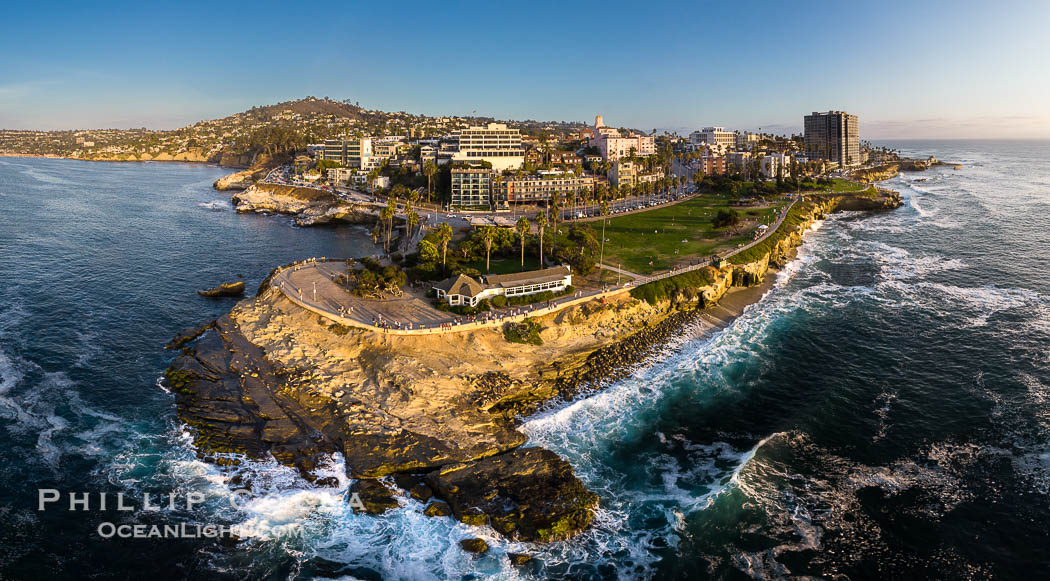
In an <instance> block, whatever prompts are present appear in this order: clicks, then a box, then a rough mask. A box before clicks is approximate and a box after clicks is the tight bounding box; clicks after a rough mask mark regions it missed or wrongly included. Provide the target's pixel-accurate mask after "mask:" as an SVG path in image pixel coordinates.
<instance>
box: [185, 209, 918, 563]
mask: <svg viewBox="0 0 1050 581" xmlns="http://www.w3.org/2000/svg"><path fill="white" fill-rule="evenodd" d="M249 190H251V188H249ZM311 192H312V190H311ZM245 194H249V198H250V199H253V200H254V201H253V202H251V203H252V204H256V203H259V204H262V203H263V202H262V200H261V199H255V198H251V196H254V195H255V194H251V193H249V191H246V192H245ZM238 195H240V194H238ZM297 195H298V194H296V193H293V192H282V193H280V194H274V193H268V194H266V196H268V198H269V199H275V198H277V197H280V198H281V200H282V201H281V203H282V204H285V203H286V204H288V205H287V206H286V208H299V207H300V206H298V205H296V204H311V203H319V204H320V203H325V202H323V201H319V200H301V199H299V198H297V197H296V196H297ZM310 195H313V194H312V193H311V194H310ZM267 203H270V202H267ZM800 204H803V206H801V207H800V208H799V211H800V212H801V216H802V219H801V220H800V221H798V222H795V223H794V225H793V226H791V227H788V225H787V224H785V225H784V226H782V228H787V230H785V231H783V232H780V231H778V233H777V235H778V238H777V240H776V243H775V244H773V245H772V246H771V248H770V249H769V251H768V252H767V253H765V254H764V255H763V256H762V257H761V258H760V259H759V260H755V261H752V262H749V263H746V264H729V265H725V266H723V267H721V268H717V269H716V268H713V267H712V268H711V271H712V272H711V273H710V276H709V277H708V280H709V281H710V282H709V283H707V284H706V285H705V286H703V287H699V288H689V289H686V290H685V291H682V292H678V293H677V294H675V295H674V296H671V297H668V298H666V299H665V300H661V301H659V302H657V303H656V304H649V303H648V302H646V301H643V300H639V299H635V298H632V297H631V296H630V295H629V294H626V293H624V294H620V295H615V296H612V297H608V298H607V299H606V300H605V301H598V300H594V301H591V302H589V303H585V304H583V305H578V306H574V307H570V308H567V309H564V310H562V311H560V312H557V313H553V314H550V315H546V316H543V317H537V318H535V319H534V321H535V322H537V323H539V324H540V325H541V326H542V328H543V329H542V331H541V332H540V336H541V337H542V339H543V341H542V344H540V345H532V344H518V343H509V342H508V341H507V340H506V339H505V338H504V336H503V333H502V331H501V330H500V329H499V328H487V329H479V330H473V331H465V332H459V333H447V334H441V335H387V334H377V333H373V332H370V331H366V330H364V329H356V328H351V329H349V330H348V329H347V328H346V327H339V326H337V325H334V324H333V323H331V322H330V321H328V320H326V319H324V318H323V317H321V316H319V315H317V314H314V313H312V312H309V311H306V310H304V309H302V308H300V307H299V306H297V305H296V304H294V303H292V302H291V301H289V300H288V299H287V298H286V297H284V296H283V295H282V294H281V293H280V292H278V291H276V290H275V289H272V288H270V287H268V286H266V285H263V286H262V287H261V288H260V292H259V294H258V295H257V296H256V297H253V298H250V299H245V300H242V301H240V302H239V303H238V304H237V305H235V306H234V307H233V309H232V310H231V311H230V312H229V313H228V314H227V315H224V316H222V317H220V318H219V319H218V320H216V321H214V322H213V323H211V324H209V325H206V326H205V327H203V328H196V329H189V330H187V331H184V332H183V333H181V334H180V335H179V336H178V337H177V338H176V339H175V340H173V341H172V343H171V344H170V346H171V347H173V348H181V349H182V350H181V352H180V353H179V355H178V356H177V357H176V358H175V361H174V362H173V363H172V365H171V367H170V368H169V369H168V371H167V372H166V373H165V378H166V383H167V384H168V386H169V387H171V389H172V391H173V392H174V393H175V395H176V405H177V408H178V413H179V416H180V418H181V419H182V420H183V421H184V422H185V423H186V425H187V426H189V428H190V429H191V431H192V432H193V434H194V441H195V444H196V447H197V449H198V453H199V455H200V456H201V457H202V458H205V459H210V460H213V461H216V462H217V463H222V462H227V461H228V460H227V459H228V458H229V456H227V455H228V454H244V455H246V456H249V457H255V458H262V457H266V456H268V455H272V456H273V457H274V458H275V459H276V460H277V461H279V462H281V463H282V464H285V465H288V466H293V467H295V468H297V469H298V470H299V471H300V473H301V474H302V475H303V477H304V478H306V479H308V480H311V481H316V480H317V478H316V476H315V474H314V469H315V467H316V466H317V463H318V462H319V461H321V459H322V457H324V456H326V455H329V454H332V453H336V452H338V453H341V454H342V455H343V456H344V458H345V461H346V466H347V470H348V473H349V475H350V476H352V477H353V478H355V479H358V480H359V482H358V483H355V486H357V487H359V489H360V491H362V492H364V493H366V494H363V495H362V497H368V500H366V502H365V503H366V509H367V510H368V511H369V512H377V513H379V512H382V511H384V510H387V509H389V508H392V507H393V506H396V502H395V501H394V500H393V496H394V495H396V494H398V493H397V492H396V491H393V490H390V489H389V488H388V487H387V485H386V484H383V483H382V482H384V481H386V479H384V481H379V480H376V479H379V478H382V477H386V476H393V477H394V482H395V484H396V486H397V487H398V488H400V489H401V490H403V491H405V492H403V493H401V494H410V495H411V496H413V497H415V498H417V499H419V500H421V501H427V500H428V499H429V502H430V504H429V505H428V506H427V507H426V511H425V512H426V514H427V515H433V516H440V515H443V514H448V513H450V512H451V513H452V515H454V516H455V518H457V519H459V520H461V521H463V522H465V523H468V524H476V525H483V524H488V525H490V526H492V528H493V529H495V530H496V531H498V532H500V533H501V534H503V535H506V536H507V537H510V538H514V539H519V540H524V541H535V542H548V541H552V540H557V539H565V538H569V537H571V536H573V535H574V534H577V533H579V532H580V531H582V530H584V529H586V528H587V527H588V526H589V524H590V522H591V520H592V519H593V512H594V509H595V507H596V506H597V502H598V499H597V497H596V496H595V495H594V494H593V493H591V492H590V491H588V490H587V489H586V488H585V486H584V485H583V483H582V482H580V481H579V479H578V478H576V476H575V475H574V474H573V472H572V467H571V466H570V465H569V464H568V463H567V462H565V461H564V460H563V459H561V458H560V457H558V455H557V454H554V453H553V452H550V451H548V450H544V449H541V448H530V447H522V445H523V444H525V442H526V437H525V435H524V434H523V433H521V432H520V431H519V430H518V429H517V423H518V422H519V421H520V418H521V417H523V416H527V415H528V414H530V413H532V412H534V411H535V410H537V409H538V408H539V407H541V406H542V405H544V404H545V403H547V402H550V401H552V400H557V399H559V398H561V399H571V398H573V397H576V396H578V394H580V393H583V392H585V391H587V390H590V389H598V388H600V386H601V384H602V383H603V382H605V381H608V380H609V379H611V378H615V377H617V374H619V373H623V372H624V370H626V369H628V368H629V367H630V366H631V365H633V364H636V363H639V362H640V361H642V360H643V359H644V358H645V357H647V356H648V354H651V353H652V352H653V351H655V350H657V349H660V348H662V347H663V346H665V345H666V344H667V341H668V340H669V339H670V338H671V337H673V336H676V335H680V334H681V329H682V327H683V325H686V324H688V323H689V322H690V321H692V320H694V318H695V317H697V316H698V314H699V313H701V312H702V309H703V308H705V307H709V306H711V305H714V304H716V303H717V302H718V301H719V300H720V299H722V298H723V297H724V296H725V295H726V293H728V292H731V290H732V289H733V287H739V286H751V285H756V284H759V283H761V282H762V280H763V279H764V277H765V275H766V273H767V271H768V270H769V269H770V268H771V267H776V266H778V265H783V264H784V263H786V262H787V261H788V260H789V257H790V256H791V252H792V251H793V249H794V247H796V246H798V245H799V244H801V243H802V234H803V233H804V232H805V230H806V229H807V228H808V227H809V226H810V224H812V222H813V221H814V220H817V219H820V218H822V217H824V216H825V215H826V214H827V213H829V212H832V211H835V210H846V209H848V210H883V209H890V208H894V207H897V206H899V205H900V199H899V197H897V196H896V194H895V193H893V192H889V191H886V190H878V191H876V192H875V193H874V194H871V193H866V194H839V195H822V196H812V197H807V200H806V201H805V202H800ZM297 211H302V209H301V208H300V209H299V210H297ZM198 336H199V338H198V339H195V337H198ZM193 341H196V342H195V343H194V342H193ZM318 484H324V482H321V481H318ZM431 496H433V498H432V499H431V498H430V497H431Z"/></svg>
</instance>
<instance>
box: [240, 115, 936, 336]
mask: <svg viewBox="0 0 1050 581" xmlns="http://www.w3.org/2000/svg"><path fill="white" fill-rule="evenodd" d="M805 127H806V132H805V135H803V136H793V137H791V138H787V137H782V136H781V137H778V136H774V135H763V134H756V133H749V132H742V131H729V130H726V129H725V128H723V127H704V128H702V129H699V130H697V131H694V132H692V133H691V134H690V135H689V136H688V137H677V136H672V135H666V134H665V135H646V134H644V133H641V132H638V131H630V130H626V129H617V128H613V127H609V126H606V125H605V123H604V120H603V118H602V116H601V115H598V116H596V118H595V120H594V122H593V125H591V126H589V127H584V128H582V129H580V130H578V131H574V132H572V133H569V134H566V135H564V136H562V137H561V138H560V139H555V138H553V137H550V136H548V135H546V134H544V135H542V136H541V137H540V138H530V137H529V136H528V135H525V134H523V133H522V131H521V130H519V129H515V128H511V127H509V126H508V125H507V124H505V123H489V124H486V125H484V126H472V125H464V126H463V127H462V128H460V129H457V130H453V131H451V132H449V133H448V134H447V135H445V136H443V137H423V138H418V139H409V138H406V137H403V136H379V137H375V136H371V137H349V136H344V137H339V138H333V139H328V140H325V141H324V142H322V143H318V144H309V145H307V146H306V147H305V149H304V151H302V152H299V153H296V154H294V155H292V156H291V157H290V163H287V164H283V165H278V166H276V167H274V168H273V169H270V170H268V171H266V172H265V173H259V172H258V171H255V170H248V176H247V179H244V178H243V177H241V178H237V176H243V175H244V173H243V172H241V173H239V174H234V176H233V177H235V178H237V179H241V180H242V181H241V182H240V183H239V184H238V183H236V182H234V183H233V184H225V186H224V187H230V186H232V187H237V186H243V187H245V189H247V190H249V191H248V192H247V193H242V194H235V195H234V201H235V203H236V204H237V205H238V209H239V210H241V211H250V210H252V209H255V210H262V211H269V210H273V209H274V208H276V207H277V206H274V205H267V204H262V205H260V204H259V203H258V201H257V200H256V201H255V202H254V203H253V201H252V200H253V199H254V198H255V197H257V196H258V195H259V194H260V193H263V192H269V193H270V194H271V196H270V197H271V198H280V197H286V196H288V195H292V194H290V192H289V191H288V188H292V189H293V190H292V191H295V190H298V191H303V190H306V191H313V192H315V197H317V198H319V199H320V200H327V201H324V202H321V203H323V204H334V205H336V206H337V208H338V210H336V211H333V210H332V209H331V208H329V209H328V210H327V212H328V215H337V214H339V213H343V215H353V213H347V212H345V209H346V208H347V207H348V206H346V205H351V206H349V207H353V208H356V210H357V211H358V212H359V213H358V214H357V215H353V220H354V221H359V220H360V219H361V217H362V216H361V214H364V215H365V221H366V222H367V221H368V217H371V219H372V221H373V222H374V226H373V228H372V238H373V242H375V243H376V245H377V247H378V248H381V252H379V253H377V254H375V255H373V256H372V257H371V258H369V259H368V261H359V260H358V261H355V260H353V259H346V260H343V261H341V262H342V263H343V265H342V266H336V263H335V261H332V260H330V259H324V260H314V261H313V262H311V263H308V264H300V265H295V266H294V267H292V268H291V269H283V270H282V272H281V273H280V274H279V275H277V276H274V277H272V281H273V283H274V284H277V285H278V288H280V289H281V290H282V291H283V292H285V293H286V294H287V295H288V296H289V298H290V299H291V300H294V301H296V302H298V303H299V304H300V305H301V306H304V307H305V308H309V309H313V310H315V311H316V312H318V313H320V314H323V315H324V316H327V317H329V318H331V319H332V320H335V321H337V322H338V323H339V324H346V325H350V326H363V327H364V328H368V329H371V330H380V331H383V332H387V333H433V332H444V331H457V330H466V329H474V328H478V326H485V325H488V326H499V325H502V324H504V323H506V322H508V321H511V320H513V321H517V322H521V321H524V320H525V319H527V318H528V316H529V315H530V314H531V315H536V314H540V313H550V312H556V311H557V310H559V309H561V308H564V307H565V306H569V305H573V304H579V303H580V302H581V301H585V300H588V299H599V300H605V299H606V298H608V297H611V296H613V295H616V294H620V293H624V292H630V291H631V290H632V289H633V288H635V287H637V286H640V285H646V284H649V283H651V282H653V281H655V280H660V279H662V278H666V277H668V276H671V275H674V274H679V273H683V272H691V271H694V270H699V269H701V268H703V267H705V266H712V267H714V268H718V267H719V266H724V265H725V264H727V263H728V262H729V261H731V260H733V259H734V257H736V256H747V251H748V250H750V249H751V248H753V247H755V246H757V245H760V244H763V243H764V242H767V241H769V240H776V239H777V237H778V234H777V232H778V229H779V226H780V224H781V223H782V222H783V220H784V219H785V218H786V217H787V216H788V212H789V211H790V210H791V209H792V207H793V206H794V205H795V203H796V202H797V201H799V200H802V199H804V197H805V195H807V194H808V195H810V196H814V195H822V194H826V193H830V192H843V191H858V192H860V191H867V192H875V187H874V186H870V185H868V184H866V183H863V182H861V181H858V180H851V179H847V178H849V177H850V175H851V172H853V171H857V170H860V169H861V168H872V167H880V166H881V165H882V164H884V163H886V162H888V161H898V160H897V157H896V154H895V153H893V152H889V151H885V150H879V149H872V148H870V147H867V146H863V147H862V145H861V143H860V140H859V135H858V126H857V118H856V116H854V115H850V114H848V113H844V112H841V111H830V112H827V113H813V114H811V115H807V116H805ZM930 162H931V160H927V161H926V162H924V163H930ZM253 171H254V172H255V173H252V172H253ZM253 177H258V179H257V180H256V181H252V178H253ZM274 188H278V189H277V190H275V189H274ZM263 197H264V198H265V197H266V196H265V195H264V196H263ZM277 211H280V210H277ZM316 222H317V221H316V219H315V220H313V221H312V222H311V223H316ZM300 223H301V224H303V222H300ZM323 223H330V222H328V221H325V222H323ZM544 247H546V250H547V252H546V253H545V252H544ZM450 250H451V252H450ZM518 255H520V256H518ZM526 256H527V257H528V268H527V264H526ZM493 258H495V261H493ZM515 258H520V260H515ZM439 263H440V264H439ZM493 269H494V270H493ZM556 269H561V270H560V271H559V272H563V273H564V274H562V275H561V276H560V277H559V280H555V281H548V280H546V279H548V278H550V276H551V275H550V274H549V273H551V272H552V271H554V270H556ZM511 275H513V276H515V277H518V279H520V280H521V281H522V284H521V287H522V288H520V289H518V288H515V289H507V290H504V288H503V286H504V283H503V282H502V280H501V277H507V276H511ZM573 277H575V284H574V283H573ZM394 282H396V283H400V284H394ZM406 282H407V283H408V284H405V283H406ZM454 289H455V292H453V290H454ZM636 294H637V292H636Z"/></svg>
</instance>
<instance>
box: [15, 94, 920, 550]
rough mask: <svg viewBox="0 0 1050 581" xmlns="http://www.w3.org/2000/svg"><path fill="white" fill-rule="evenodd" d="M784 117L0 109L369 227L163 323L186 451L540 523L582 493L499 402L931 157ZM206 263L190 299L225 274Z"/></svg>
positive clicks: (706, 312)
mask: <svg viewBox="0 0 1050 581" xmlns="http://www.w3.org/2000/svg"><path fill="white" fill-rule="evenodd" d="M803 127H804V131H803V133H802V134H798V135H775V134H771V133H762V132H749V131H742V130H732V129H727V128H724V127H720V126H705V127H701V128H699V129H697V130H695V131H692V132H690V133H689V134H688V135H678V134H675V133H669V132H663V133H658V132H656V131H655V130H654V131H649V132H646V131H641V130H637V129H630V128H623V127H614V126H612V125H608V124H606V121H605V119H604V118H603V116H602V115H600V114H599V115H596V116H595V118H594V120H593V122H590V123H587V124H584V123H578V122H574V123H538V122H524V123H516V122H512V121H498V120H495V119H484V118H476V117H471V118H459V117H442V118H431V117H423V116H412V115H407V114H386V113H381V112H375V111H366V110H364V109H361V108H359V107H357V106H356V105H351V104H349V103H347V102H335V101H330V100H328V99H324V100H320V99H313V98H310V99H306V100H302V101H298V102H292V103H289V104H281V105H276V106H270V107H266V108H256V109H252V110H250V111H248V112H245V113H242V114H238V115H234V116H231V117H228V118H225V120H223V121H221V122H202V123H199V124H196V125H194V126H192V127H190V128H186V129H182V130H176V131H174V132H142V131H137V130H131V131H126V132H116V133H107V132H90V131H87V132H44V133H40V132H10V131H6V132H4V133H3V135H2V136H0V139H2V140H3V141H2V142H0V149H2V150H3V151H4V153H5V154H8V155H38V156H49V157H71V158H76V159H81V160H91V161H122V162H128V161H140V162H141V161H150V162H153V161H187V162H204V163H217V164H221V165H224V166H230V167H233V168H234V169H236V170H237V171H235V172H234V173H232V174H230V175H228V176H226V177H223V178H221V179H219V180H217V181H216V182H215V184H214V185H215V188H216V189H217V190H221V191H229V192H231V194H230V199H231V201H232V203H233V206H234V207H235V208H236V210H237V211H238V212H240V213H253V212H254V213H260V214H285V215H292V216H294V223H295V224H296V225H298V226H301V227H307V226H324V227H328V228H335V229H340V228H354V229H360V230H363V231H364V232H367V234H368V237H369V238H370V240H371V246H372V247H371V249H370V251H366V252H365V253H363V255H357V256H351V257H329V256H308V257H302V258H301V259H299V260H296V261H295V262H292V263H289V264H283V265H274V266H275V268H274V269H273V270H272V271H271V272H270V273H269V275H268V276H266V277H265V279H264V280H263V282H262V284H260V285H259V289H258V292H257V293H256V295H255V296H254V297H251V298H246V299H243V300H239V301H238V302H237V303H236V304H235V305H233V306H232V308H231V309H230V311H229V313H227V314H226V315H223V316H221V317H219V318H217V319H215V320H213V321H209V322H206V323H204V324H202V325H200V326H197V327H191V328H188V329H186V330H184V331H182V332H180V333H179V334H178V335H176V337H175V338H174V339H172V341H171V342H170V343H169V345H168V347H169V348H171V349H177V350H178V354H177V355H176V356H175V358H174V361H173V362H172V364H171V366H170V367H169V368H168V370H167V371H166V372H165V373H164V385H165V386H166V387H167V388H168V389H170V390H171V392H172V393H173V394H174V395H175V402H176V408H177V410H178V415H179V418H180V420H181V421H182V422H184V423H185V425H186V426H187V429H188V430H190V431H191V433H192V434H193V440H194V445H195V447H196V450H197V452H196V453H197V455H198V457H199V458H200V459H202V460H204V461H206V462H210V463H213V464H215V465H217V466H219V467H220V468H222V469H223V470H224V471H225V472H226V473H227V476H228V477H229V478H231V479H235V478H243V476H241V475H240V473H239V471H238V470H239V469H238V466H240V465H241V462H242V458H262V457H272V458H274V459H275V460H276V461H277V462H279V463H281V464H284V465H286V466H289V467H293V468H295V469H296V470H297V471H298V473H299V474H300V475H301V476H302V478H303V479H304V480H306V481H308V482H312V483H314V484H316V485H318V486H333V485H335V484H336V483H337V480H336V479H333V478H332V477H330V476H320V475H319V474H318V472H317V468H318V466H319V463H320V462H322V459H323V458H325V457H328V455H330V454H334V453H339V454H342V456H343V457H344V458H345V459H346V465H347V470H348V475H349V476H350V477H352V478H353V479H354V480H353V484H352V485H351V487H350V490H349V492H350V493H352V494H354V495H357V496H358V497H359V499H360V500H361V501H362V505H361V511H362V512H365V513H368V514H374V515H379V514H383V513H384V512H386V511H388V510H390V509H392V508H395V507H397V506H398V501H397V497H398V496H399V495H401V494H406V493H407V494H411V495H412V496H413V498H417V499H419V500H421V501H423V502H425V503H426V506H425V508H424V509H423V512H424V514H425V515H426V516H432V517H440V516H453V517H454V518H456V519H457V520H458V521H460V522H462V523H466V524H468V525H472V526H488V527H491V528H492V529H493V530H495V531H496V532H498V533H499V534H501V535H503V536H505V537H507V538H509V539H514V540H517V541H526V542H537V543H546V542H551V541H557V540H562V539H568V538H570V537H572V536H575V535H577V534H579V533H581V532H583V531H585V530H587V529H588V527H590V526H591V523H592V522H593V520H594V518H595V510H596V507H597V502H598V499H597V497H596V496H595V495H594V494H593V493H592V492H591V491H589V490H587V489H586V487H584V485H583V484H582V483H581V481H580V480H579V479H578V478H577V477H576V476H575V475H574V474H573V471H572V467H571V466H570V465H569V464H568V463H567V462H565V460H563V459H562V458H561V457H559V456H558V455H557V454H555V453H553V452H551V451H549V450H546V449H543V448H535V447H531V448H530V447H522V444H523V443H524V442H525V436H524V435H523V434H522V433H521V432H520V431H519V430H518V428H517V425H518V422H519V421H520V419H521V418H523V417H527V416H528V415H530V414H533V413H535V412H536V411H538V410H540V409H542V408H543V406H545V405H548V404H549V403H550V402H552V401H559V400H571V399H572V398H574V397H577V396H578V395H579V394H586V393H589V392H590V391H593V390H596V389H600V387H601V386H602V385H604V384H605V383H607V382H608V381H611V380H613V379H615V378H617V377H622V375H623V374H624V373H627V372H629V370H630V369H631V368H632V367H633V366H636V365H640V364H643V363H644V362H645V361H647V359H648V358H650V357H652V356H654V355H655V354H656V353H658V352H659V351H660V349H662V348H664V347H665V346H666V345H667V344H668V342H669V341H673V340H675V339H676V338H679V337H682V336H693V337H699V336H706V335H707V334H710V333H713V332H715V331H717V330H718V329H722V328H725V327H727V326H728V325H730V324H731V323H732V321H733V320H734V319H736V318H737V317H739V316H740V315H741V314H742V313H743V312H744V309H746V308H747V307H748V306H749V305H751V304H752V303H754V302H755V301H757V300H759V299H760V298H761V297H762V296H763V294H765V293H766V292H767V291H768V290H769V288H770V285H771V283H772V280H773V275H775V273H776V272H777V271H778V270H779V269H780V268H782V267H784V266H785V265H786V264H787V263H788V262H789V261H790V260H791V259H792V257H793V255H794V249H795V248H796V247H797V246H799V245H800V244H802V241H803V234H804V233H805V232H806V231H807V230H808V229H809V227H810V226H811V225H812V224H814V223H815V222H817V221H818V220H820V219H822V218H824V217H825V216H827V215H828V214H830V213H832V212H835V211H842V210H852V211H864V212H877V211H886V210H892V209H894V208H897V207H899V206H900V205H901V200H900V197H899V196H898V195H897V193H896V192H893V191H890V190H887V189H885V188H882V187H879V186H878V185H876V183H875V182H877V181H880V180H884V179H886V178H887V177H888V176H889V175H892V174H895V173H896V172H898V171H911V170H915V171H920V170H923V169H926V168H928V167H931V166H932V165H935V164H939V163H941V162H939V161H938V160H936V159H933V158H932V157H931V158H927V159H905V158H902V157H901V156H900V155H899V154H898V153H897V152H896V151H893V150H889V149H886V148H876V147H873V146H871V145H869V144H867V143H864V142H862V141H861V140H860V133H859V123H858V119H857V117H856V116H855V115H852V114H849V113H847V112H844V111H827V112H813V113H811V114H807V115H804V116H803ZM216 283H218V286H216V287H215V288H211V289H201V290H199V291H198V292H199V294H200V295H201V296H202V298H201V299H200V300H203V301H212V300H223V297H238V298H239V297H241V296H242V294H243V293H244V291H245V287H246V285H245V283H244V281H243V280H235V281H229V280H226V281H216ZM390 476H392V477H393V478H394V482H393V483H392V482H390V481H388V480H385V478H386V477H390ZM489 482H493V483H495V484H491V485H490V484H486V483H489ZM507 507H515V508H513V509H508V508H507ZM355 510H356V509H355ZM508 510H509V512H508ZM461 545H462V547H463V549H464V550H466V551H469V552H475V553H482V552H485V551H486V550H487V545H485V543H484V541H482V540H481V539H478V538H472V539H465V540H464V541H463V542H462V543H461ZM526 557H527V555H526V556H523V558H526ZM526 560H527V559H526Z"/></svg>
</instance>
